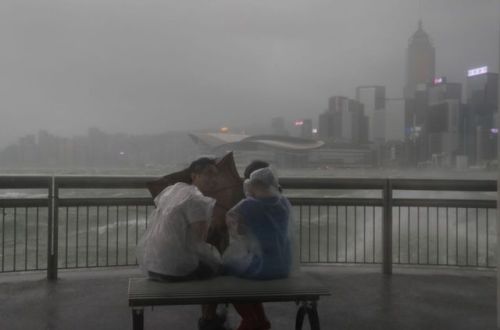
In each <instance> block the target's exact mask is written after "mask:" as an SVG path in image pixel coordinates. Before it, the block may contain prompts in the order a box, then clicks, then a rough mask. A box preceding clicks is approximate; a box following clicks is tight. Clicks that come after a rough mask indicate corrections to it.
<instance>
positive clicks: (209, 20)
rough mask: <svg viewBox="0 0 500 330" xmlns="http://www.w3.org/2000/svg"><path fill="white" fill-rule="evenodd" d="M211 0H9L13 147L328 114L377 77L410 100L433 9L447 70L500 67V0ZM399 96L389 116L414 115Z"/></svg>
mask: <svg viewBox="0 0 500 330" xmlns="http://www.w3.org/2000/svg"><path fill="white" fill-rule="evenodd" d="M199 5H200V8H197V7H195V8H191V7H189V6H188V5H183V4H179V5H178V7H176V6H177V5H176V6H174V5H172V4H164V5H159V4H153V3H148V2H146V3H145V4H144V5H143V6H142V7H137V6H136V5H134V4H133V3H132V2H128V1H125V2H123V3H121V6H122V7H123V9H130V10H129V11H127V10H122V11H120V13H121V14H119V15H118V14H116V15H114V14H113V10H112V9H113V6H112V2H110V3H108V4H101V5H98V4H97V3H93V2H86V3H85V4H83V3H79V2H74V3H73V4H72V5H71V6H70V5H63V4H61V3H55V2H48V3H46V4H44V5H39V6H34V8H35V9H36V10H35V9H33V8H31V7H30V6H29V5H24V6H23V5H21V4H14V2H9V1H7V2H5V3H2V4H1V5H0V6H2V11H0V12H1V13H2V15H3V16H5V17H3V21H4V24H5V25H6V26H7V27H8V29H4V30H3V31H2V32H0V33H2V34H3V36H4V37H5V39H6V48H7V51H6V54H5V56H4V59H5V60H4V61H6V62H4V63H3V64H5V65H6V70H5V74H4V75H3V76H2V78H1V79H0V86H1V87H2V90H3V95H2V98H1V99H0V106H1V107H2V112H3V115H4V118H7V119H8V122H9V125H4V127H3V129H2V131H1V132H0V147H5V146H6V145H8V144H10V143H13V142H15V141H16V140H17V138H19V137H21V136H24V135H26V134H28V133H30V132H36V131H38V130H40V129H45V130H48V131H50V132H53V133H54V134H57V135H63V136H71V135H78V134H83V133H84V132H85V131H86V130H87V129H88V128H89V127H100V128H102V129H103V130H106V131H108V132H111V133H116V132H123V133H133V134H145V133H161V132H165V131H170V130H193V129H199V128H202V127H220V126H226V125H227V126H234V125H235V124H237V123H238V122H255V123H256V124H258V121H259V120H261V121H262V122H264V121H265V120H266V119H268V118H271V117H276V116H284V117H286V118H287V120H289V121H292V120H294V119H297V118H304V117H305V118H307V117H310V118H317V116H318V115H319V114H320V113H321V112H322V111H324V109H325V108H326V106H327V105H326V102H325V100H327V99H328V98H329V97H331V96H333V95H345V96H348V97H353V96H354V90H355V87H356V86H359V85H363V84H367V83H368V84H379V85H385V86H387V95H388V97H398V96H401V94H402V86H403V84H404V78H405V77H404V70H405V69H404V67H405V63H404V62H405V55H404V54H405V52H406V47H407V44H408V38H409V37H410V36H411V35H412V33H414V31H415V30H416V29H417V23H418V20H419V19H420V18H422V19H423V24H424V28H425V30H426V31H427V32H428V33H429V35H430V37H431V39H432V41H433V44H434V46H435V47H436V69H437V71H436V75H438V76H447V77H448V79H449V81H454V82H459V83H464V82H465V72H466V70H468V69H470V68H471V67H477V66H482V65H488V66H489V67H490V68H491V70H492V71H495V72H497V71H498V64H497V63H496V62H497V57H498V56H497V54H498V30H499V27H498V19H497V14H498V5H497V3H496V2H495V1H489V0H483V1H478V2H474V3H473V4H470V3H468V2H467V1H458V2H457V1H444V0H442V1H436V2H430V1H424V2H422V10H421V15H420V14H419V13H418V10H417V7H416V5H415V4H413V3H400V2H398V3H396V2H394V1H382V2H377V4H376V5H374V4H373V2H368V1H361V2H357V3H355V4H348V3H344V2H340V3H338V4H336V5H330V4H325V3H322V2H317V1H313V2H312V3H310V4H309V5H305V4H304V3H300V2H294V1H292V2H287V5H286V6H285V5H284V3H280V2H279V1H278V2H276V3H273V4H255V3H253V4H252V3H250V2H242V3H240V4H239V5H238V6H236V5H234V4H233V5H228V4H226V3H225V2H224V1H216V2H214V3H212V4H199ZM30 8H31V9H30ZM3 9H5V10H3ZM52 9H56V10H55V12H56V16H54V14H53V11H51V10H52ZM153 9H156V10H157V12H158V13H153ZM164 9H175V10H174V11H173V12H172V13H171V12H166V11H162V10H164ZM202 14H203V15H202ZM19 15H24V16H26V15H27V19H26V20H23V21H20V20H16V18H17V17H19ZM7 16H8V17H7ZM179 18H182V19H185V21H182V22H181V20H179ZM240 18H243V19H242V20H241V19H240ZM217 19H222V22H217ZM89 21H92V22H93V23H92V24H90V23H89ZM145 21H148V22H149V25H143V24H142V25H141V24H140V23H141V22H145ZM125 23H127V24H128V25H127V24H125ZM127 26H128V27H127ZM167 27H168V28H167ZM374 27H376V28H374ZM96 32H99V33H96ZM204 37H206V38H205V39H203V38H204ZM202 40H206V41H204V42H202ZM231 46H232V47H231ZM222 50H224V51H222ZM394 107H395V109H388V117H389V123H388V127H394V126H395V125H391V122H390V121H391V120H393V119H394V117H395V116H394V114H398V115H401V116H402V115H403V114H402V112H403V111H402V109H399V108H398V107H399V106H394ZM307 114H310V115H307ZM195 115H196V117H195ZM196 118H199V119H196ZM400 122H401V123H402V120H401V119H400ZM400 131H401V132H400V134H399V137H402V131H403V125H401V130H400ZM389 133H394V132H392V131H391V132H389ZM392 135H393V136H395V135H398V134H392ZM389 139H390V136H389Z"/></svg>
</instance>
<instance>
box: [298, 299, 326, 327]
mask: <svg viewBox="0 0 500 330" xmlns="http://www.w3.org/2000/svg"><path fill="white" fill-rule="evenodd" d="M316 305H317V304H316V302H315V301H312V302H306V301H304V302H301V303H300V307H299V310H298V311H297V317H296V318H295V330H302V325H303V323H304V316H305V315H306V314H307V318H308V319H309V324H310V325H311V330H320V329H319V317H318V310H317V308H316Z"/></svg>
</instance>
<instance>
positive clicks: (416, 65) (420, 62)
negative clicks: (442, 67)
mask: <svg viewBox="0 0 500 330" xmlns="http://www.w3.org/2000/svg"><path fill="white" fill-rule="evenodd" d="M435 73H436V50H435V49H434V46H433V45H432V41H431V39H430V37H429V35H428V34H427V32H425V31H424V29H423V26H422V20H419V21H418V29H417V31H415V33H414V34H413V35H412V36H411V38H410V40H409V42H408V50H407V55H406V84H405V90H404V95H405V98H407V99H408V98H413V97H414V94H415V91H416V90H417V88H418V86H419V84H427V83H430V82H432V81H433V80H434V77H435Z"/></svg>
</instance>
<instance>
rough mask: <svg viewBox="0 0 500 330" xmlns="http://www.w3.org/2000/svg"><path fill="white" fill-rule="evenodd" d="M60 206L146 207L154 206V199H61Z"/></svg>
mask: <svg viewBox="0 0 500 330" xmlns="http://www.w3.org/2000/svg"><path fill="white" fill-rule="evenodd" d="M58 205H59V206H63V207H73V206H136V205H138V206H145V205H154V203H153V199H152V198H139V197H137V198H135V197H129V198H127V197H120V198H59V200H58Z"/></svg>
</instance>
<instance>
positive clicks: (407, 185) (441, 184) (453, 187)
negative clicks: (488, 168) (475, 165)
mask: <svg viewBox="0 0 500 330" xmlns="http://www.w3.org/2000/svg"><path fill="white" fill-rule="evenodd" d="M391 187H392V189H393V190H442V191H491V192H495V191H497V182H496V181H495V180H452V179H438V180H436V179H391Z"/></svg>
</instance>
